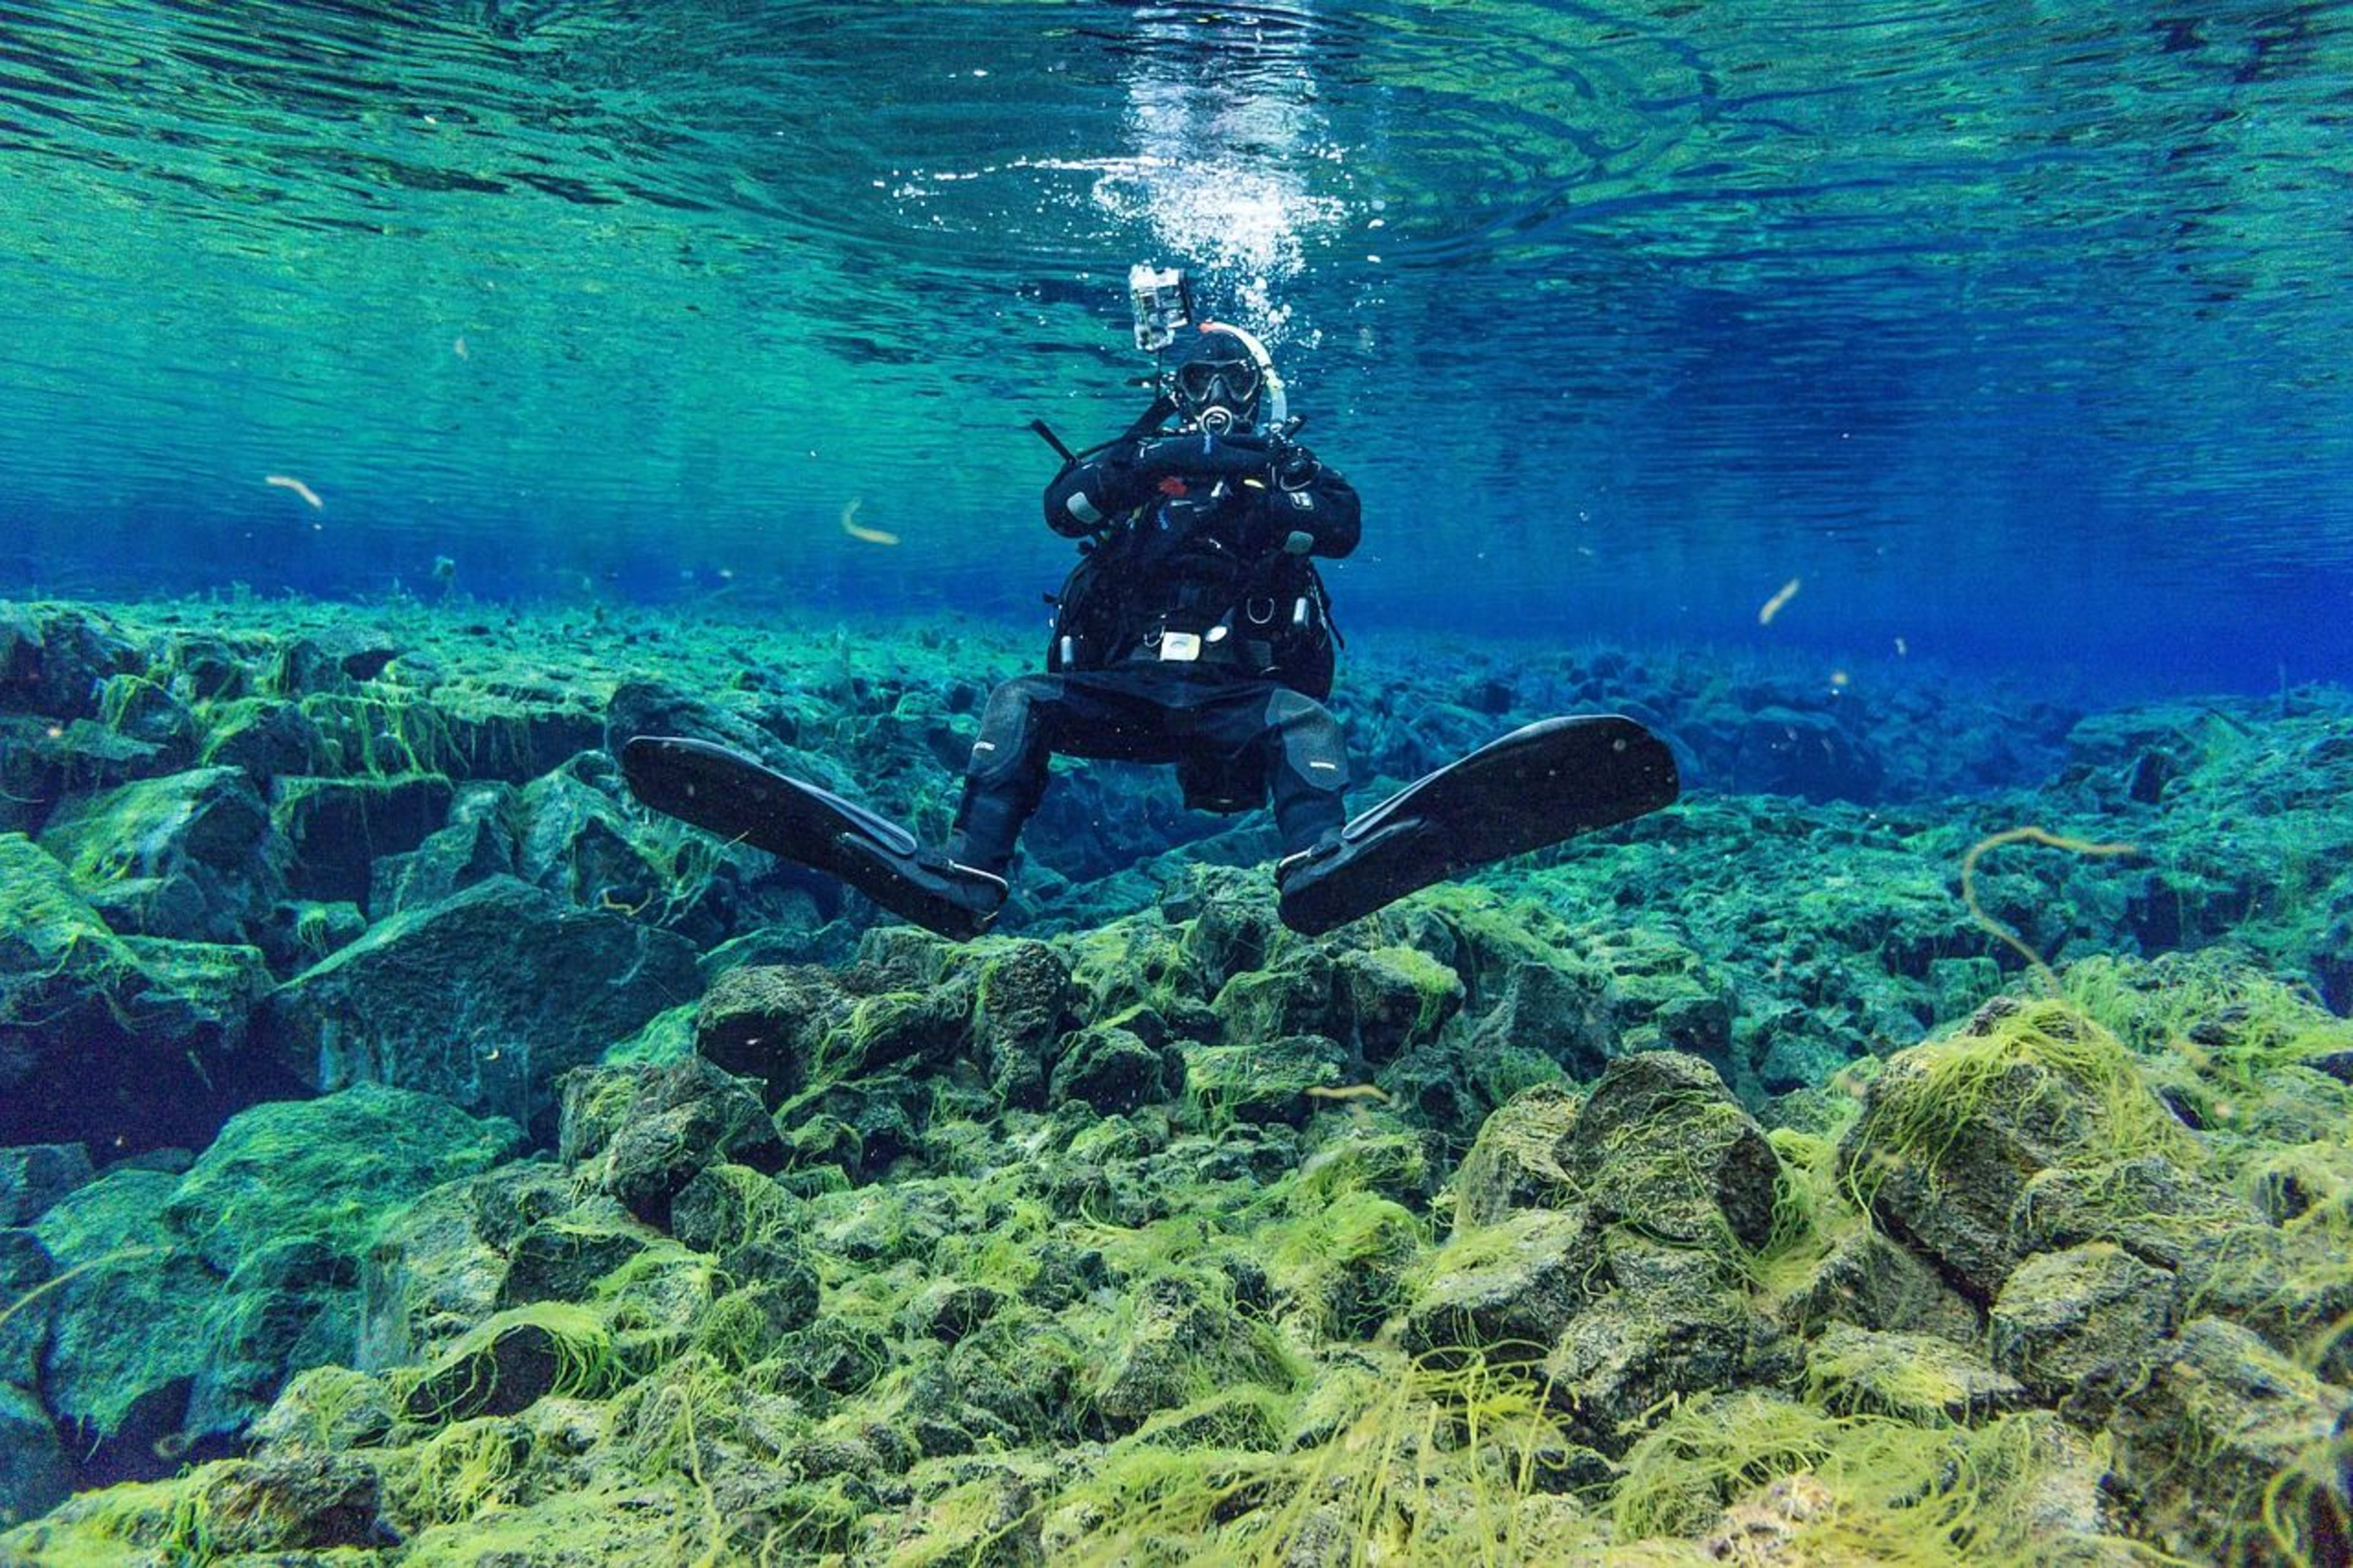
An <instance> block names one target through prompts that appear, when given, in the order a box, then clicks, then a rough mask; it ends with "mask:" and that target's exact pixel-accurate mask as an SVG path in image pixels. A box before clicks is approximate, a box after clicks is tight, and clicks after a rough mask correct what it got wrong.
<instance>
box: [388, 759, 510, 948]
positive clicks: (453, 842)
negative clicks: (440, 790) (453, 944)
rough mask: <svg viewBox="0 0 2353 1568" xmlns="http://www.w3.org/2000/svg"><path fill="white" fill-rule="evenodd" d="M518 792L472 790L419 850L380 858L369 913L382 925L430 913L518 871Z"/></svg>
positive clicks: (492, 786)
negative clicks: (392, 918) (411, 913)
mask: <svg viewBox="0 0 2353 1568" xmlns="http://www.w3.org/2000/svg"><path fill="white" fill-rule="evenodd" d="M513 813H514V791H513V790H512V788H511V787H509V786H508V785H506V784H497V783H487V784H468V785H466V786H465V787H464V788H462V789H460V790H459V791H458V793H457V795H455V796H454V797H453V798H452V799H451V801H450V803H449V810H448V818H447V820H446V821H444V822H443V824H442V825H441V826H438V827H437V828H435V829H434V830H433V831H432V832H431V833H428V834H427V835H426V836H425V837H424V839H423V840H422V841H421V842H420V843H418V845H417V847H416V848H415V849H412V850H409V851H407V852H406V853H395V854H389V855H379V856H377V857H376V858H375V861H374V863H373V866H372V868H371V870H370V873H369V879H368V901H367V907H368V909H369V910H371V911H373V912H374V914H375V918H376V919H378V920H382V919H384V918H385V916H387V915H396V914H398V913H400V912H401V911H402V910H418V909H426V908H429V907H430V906H432V905H434V904H438V903H439V902H440V901H441V900H444V899H447V898H448V897H450V896H451V895H452V894H454V893H458V892H460V891H462V890H463V889H467V888H470V887H472V886H473V885H474V884H475V883H477V882H483V881H488V880H489V879H491V878H492V877H499V876H507V875H512V873H513V871H514V869H515V830H514V826H513V820H512V818H513Z"/></svg>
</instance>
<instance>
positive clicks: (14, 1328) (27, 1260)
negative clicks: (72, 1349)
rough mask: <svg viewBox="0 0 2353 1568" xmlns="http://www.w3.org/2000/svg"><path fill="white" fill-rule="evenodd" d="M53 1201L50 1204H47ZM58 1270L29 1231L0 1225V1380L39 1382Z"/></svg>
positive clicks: (22, 1383) (28, 1385)
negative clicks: (51, 1285)
mask: <svg viewBox="0 0 2353 1568" xmlns="http://www.w3.org/2000/svg"><path fill="white" fill-rule="evenodd" d="M51 1206H55V1205H51ZM56 1274H57V1265H56V1264H55V1263H53V1262H52V1261H51V1260H50V1258H49V1249H48V1248H47V1247H43V1246H42V1245H41V1238H40V1237H37V1236H36V1235H34V1234H33V1233H32V1232H31V1231H29V1230H18V1229H0V1303H5V1306H0V1311H6V1312H7V1313H8V1316H7V1317H6V1318H5V1320H0V1383H13V1384H16V1385H17V1386H19V1387H22V1388H31V1387H34V1386H35V1385H37V1384H38V1383H39V1382H40V1376H41V1348H42V1346H43V1345H44V1344H45V1343H46V1342H47V1339H48V1332H49V1310H50V1305H51V1303H50V1293H49V1292H48V1291H47V1289H45V1287H46V1286H47V1284H48V1282H49V1281H50V1279H53V1278H54V1277H55V1276H56Z"/></svg>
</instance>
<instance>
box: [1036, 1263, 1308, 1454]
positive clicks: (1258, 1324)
mask: <svg viewBox="0 0 2353 1568" xmlns="http://www.w3.org/2000/svg"><path fill="white" fill-rule="evenodd" d="M1103 1354H1104V1357H1105V1359H1104V1360H1103V1362H1102V1363H1101V1364H1100V1367H1099V1368H1098V1369H1097V1370H1096V1371H1094V1372H1093V1373H1092V1374H1091V1375H1089V1376H1088V1377H1086V1379H1085V1380H1084V1381H1083V1383H1082V1385H1081V1390H1080V1393H1081V1397H1082V1399H1083V1400H1084V1401H1085V1405H1086V1409H1087V1411H1088V1413H1089V1416H1090V1418H1091V1419H1092V1421H1093V1422H1095V1423H1098V1424H1099V1425H1100V1426H1101V1428H1102V1429H1103V1431H1105V1432H1108V1433H1111V1434H1114V1435H1115V1434H1121V1433H1126V1432H1132V1431H1134V1430H1135V1429H1136V1428H1137V1427H1138V1426H1142V1425H1143V1424H1144V1423H1145V1420H1146V1419H1148V1418H1149V1417H1151V1416H1152V1415H1155V1414H1157V1413H1158V1412H1160V1411H1164V1410H1176V1409H1178V1408H1180V1407H1182V1406H1184V1405H1188V1404H1190V1403H1191V1402H1192V1401H1193V1400H1195V1399H1197V1398H1198V1397H1200V1396H1201V1395H1202V1394H1206V1393H1208V1391H1210V1390H1211V1389H1215V1388H1231V1387H1234V1386H1236V1385H1238V1384H1258V1385H1260V1386H1261V1387H1264V1388H1269V1389H1271V1390H1274V1391H1275V1392H1277V1393H1287V1392H1289V1391H1290V1389H1291V1388H1292V1387H1293V1384H1295V1383H1296V1381H1297V1379H1298V1375H1299V1368H1298V1367H1297V1366H1296V1364H1295V1363H1293V1359H1292V1357H1291V1355H1290V1353H1289V1352H1287V1351H1286V1350H1285V1349H1284V1348H1283V1346H1282V1342H1281V1340H1280V1339H1279V1337H1278V1336H1277V1335H1276V1334H1275V1333H1274V1331H1272V1329H1271V1327H1270V1326H1269V1325H1267V1324H1266V1323H1265V1322H1264V1321H1262V1320H1261V1319H1259V1318H1257V1317H1256V1316H1254V1315H1253V1314H1250V1313H1246V1312H1244V1311H1242V1310H1240V1309H1239V1308H1238V1307H1237V1305H1236V1303H1235V1301H1234V1297H1233V1289H1232V1286H1231V1285H1230V1283H1229V1281H1227V1280H1226V1279H1224V1278H1223V1277H1221V1276H1219V1275H1217V1274H1214V1273H1195V1274H1187V1273H1170V1274H1164V1275H1161V1276H1159V1277H1157V1278H1154V1279H1146V1280H1144V1281H1141V1282H1139V1283H1138V1284H1136V1285H1134V1287H1132V1288H1131V1289H1129V1290H1128V1291H1127V1292H1126V1293H1125V1294H1124V1296H1123V1297H1122V1298H1121V1310H1120V1312H1119V1314H1118V1315H1117V1317H1116V1319H1115V1320H1114V1321H1113V1322H1112V1323H1111V1324H1110V1325H1108V1326H1107V1329H1106V1331H1105V1342H1104V1344H1103Z"/></svg>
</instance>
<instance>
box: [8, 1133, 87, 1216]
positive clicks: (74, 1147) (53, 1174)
mask: <svg viewBox="0 0 2353 1568" xmlns="http://www.w3.org/2000/svg"><path fill="white" fill-rule="evenodd" d="M92 1174H93V1173H92V1171H91V1169H90V1151H89V1149H87V1148H86V1147H84V1146H83V1145H81V1144H79V1143H22V1144H18V1145H16V1147H14V1148H8V1149H0V1227H5V1226H21V1225H30V1224H32V1223H33V1221H35V1220H37V1219H38V1218H40V1217H41V1215H44V1214H46V1213H47V1212H48V1209H49V1206H50V1205H52V1204H55V1203H56V1202H57V1201H58V1199H59V1198H61V1197H64V1196H65V1195H66V1194H68V1193H70V1192H72V1191H73V1190H74V1189H76V1188H77V1187H80V1186H84V1185H87V1184H89V1182H90V1176H91V1175H92Z"/></svg>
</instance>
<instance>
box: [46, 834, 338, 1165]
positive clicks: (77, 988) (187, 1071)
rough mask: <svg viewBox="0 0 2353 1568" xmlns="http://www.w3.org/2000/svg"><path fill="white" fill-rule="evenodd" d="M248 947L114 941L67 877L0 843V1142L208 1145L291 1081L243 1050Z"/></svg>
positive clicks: (251, 966)
mask: <svg viewBox="0 0 2353 1568" xmlns="http://www.w3.org/2000/svg"><path fill="white" fill-rule="evenodd" d="M267 984H268V973H267V971H266V969H265V967H264V965H263V960H262V957H261V954H260V953H259V952H257V951H255V950H254V949H252V948H248V947H237V946H227V945H221V944H216V943H208V942H171V941H164V940H162V939H157V938H145V937H122V936H117V935H116V934H115V933H114V932H113V931H111V930H110V929H109V928H108V926H107V924H106V922H105V921H103V920H101V919H100V916H99V913H98V911H97V910H94V909H92V908H91V907H90V904H89V903H87V902H86V901H85V900H83V899H82V898H81V897H80V895H79V893H77V892H76V891H75V889H74V887H73V883H72V880H71V879H70V878H69V875H68V873H67V871H66V868H64V867H63V866H60V865H59V864H58V862H57V861H56V860H55V859H53V858H50V857H49V856H48V855H47V854H46V853H44V852H43V851H42V850H41V849H40V848H38V847H36V846H35V845H33V844H32V843H30V842H29V841H27V840H26V839H25V838H24V837H22V836H20V835H15V834H5V835H0V1142H8V1143H20V1142H47V1141H78V1142H84V1143H87V1144H89V1145H90V1146H92V1147H104V1148H110V1149H123V1150H129V1151H134V1152H135V1151H140V1150H145V1149H149V1148H153V1147H156V1146H158V1145H162V1144H169V1143H173V1142H191V1143H203V1142H207V1141H209V1140H210V1138H211V1137H212V1135H213V1133H214V1132H215V1131H216V1130H217V1129H218V1128H219V1126H220V1123H221V1122H222V1121H224V1120H225V1119H226V1118H227V1116H228V1114H229V1113H230V1112H231V1111H233V1110H236V1109H237V1106H238V1105H239V1104H240V1103H242V1099H241V1097H243V1096H248V1095H253V1094H261V1095H268V1094H269V1093H271V1092H282V1093H291V1092H294V1091H295V1089H296V1085H295V1083H294V1080H293V1079H291V1078H290V1077H289V1076H287V1075H285V1074H282V1073H280V1072H279V1071H277V1070H276V1068H275V1065H274V1064H273V1063H271V1062H269V1061H267V1060H263V1061H255V1060H253V1059H251V1057H250V1055H249V1053H248V1052H247V1051H246V1050H245V1045H246V1022H247V1016H248V1010H249V1009H250V1008H251V1007H252V1005H254V1003H255V1000H256V999H257V998H258V997H259V995H260V994H261V993H262V991H263V989H264V988H265V987H266V985H267Z"/></svg>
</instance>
